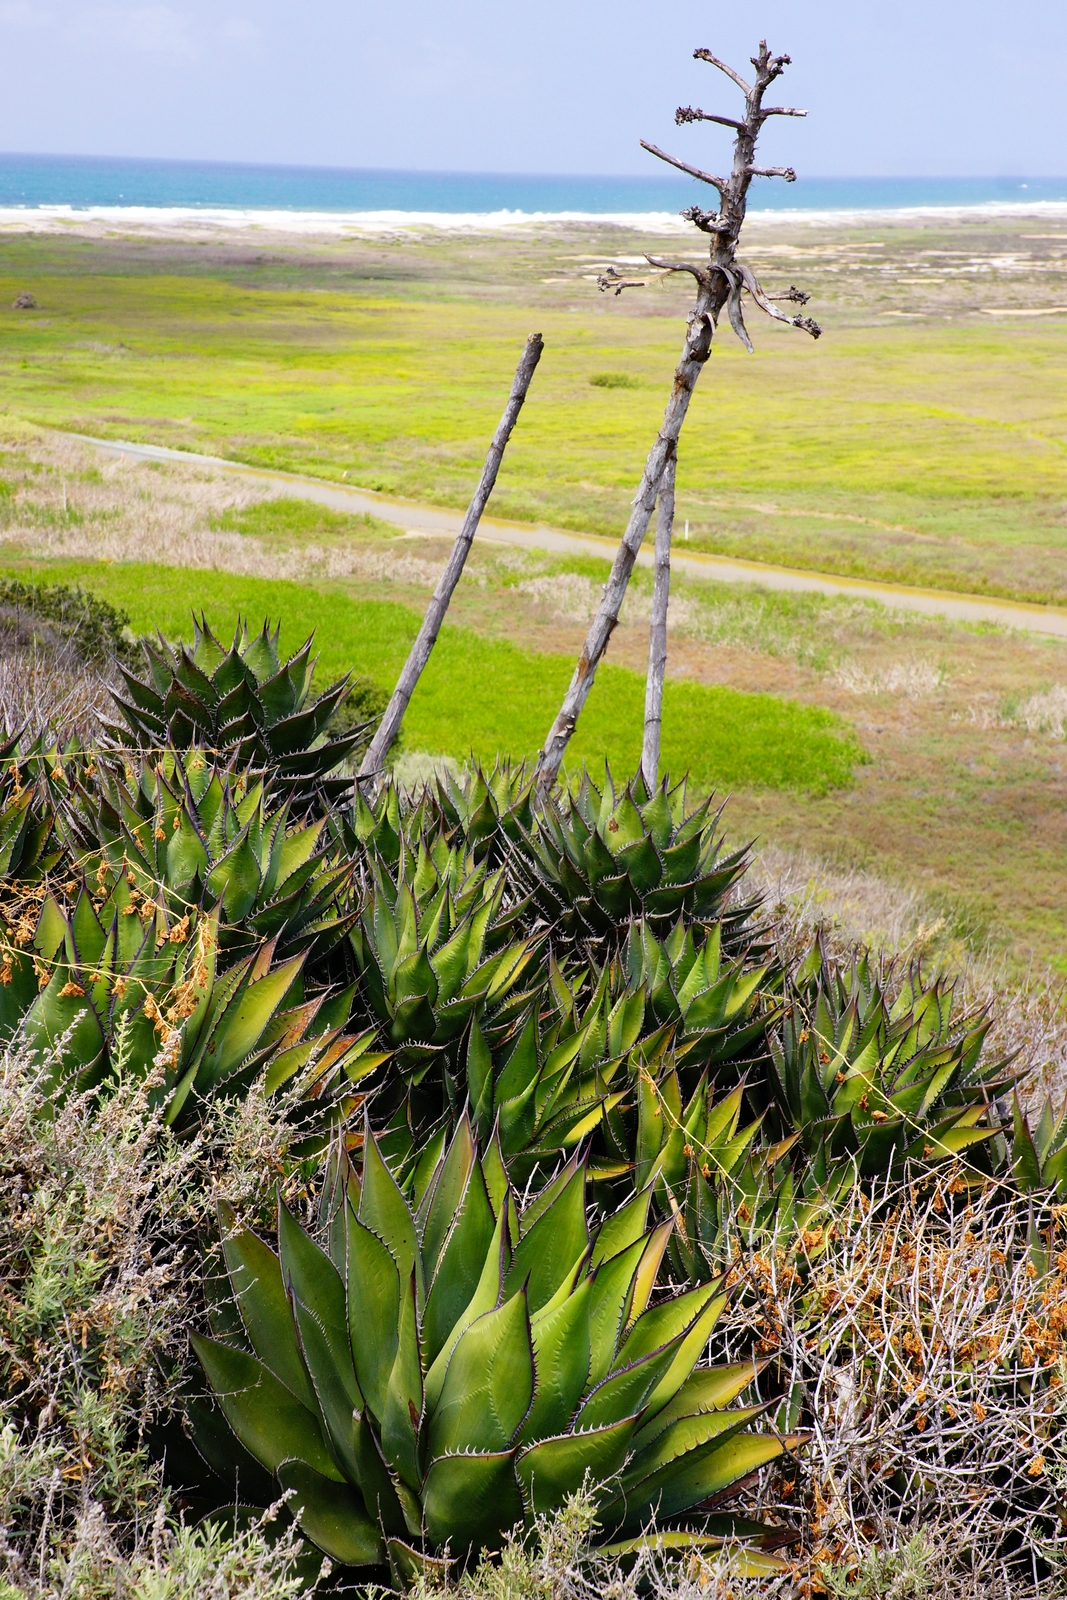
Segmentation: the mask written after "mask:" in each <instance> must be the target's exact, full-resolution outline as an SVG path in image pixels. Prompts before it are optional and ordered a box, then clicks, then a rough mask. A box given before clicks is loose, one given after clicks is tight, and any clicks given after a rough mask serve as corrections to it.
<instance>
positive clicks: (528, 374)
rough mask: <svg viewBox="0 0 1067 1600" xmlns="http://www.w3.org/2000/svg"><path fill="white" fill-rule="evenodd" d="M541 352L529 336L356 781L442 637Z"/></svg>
mask: <svg viewBox="0 0 1067 1600" xmlns="http://www.w3.org/2000/svg"><path fill="white" fill-rule="evenodd" d="M544 347H545V346H544V341H543V340H542V338H541V335H540V334H539V333H531V334H530V336H529V338H528V339H527V341H526V349H525V350H524V351H523V355H522V360H521V361H520V362H519V365H518V368H517V369H516V372H515V380H514V382H513V383H512V386H511V394H510V395H509V397H508V403H507V405H506V406H505V407H504V415H503V416H502V417H501V419H500V422H499V424H498V425H497V430H496V432H495V434H494V435H493V442H492V444H491V445H490V446H489V454H488V455H487V456H486V458H485V466H484V467H483V468H482V476H481V479H480V480H479V483H478V487H477V489H476V490H475V491H474V498H473V500H472V501H471V503H470V506H469V507H468V510H467V515H466V516H465V517H464V519H463V526H462V528H461V529H460V531H459V533H458V534H457V535H456V542H455V544H454V545H453V547H452V554H451V555H450V556H449V558H448V564H447V565H446V567H445V570H444V572H443V573H442V574H441V577H440V580H439V582H438V585H437V588H436V589H435V590H434V593H433V598H432V599H431V601H430V604H429V605H428V606H427V608H426V615H425V617H424V618H423V622H422V627H421V628H420V629H419V632H418V637H417V638H416V640H415V643H414V644H413V645H412V647H411V654H410V655H409V656H408V659H407V661H406V662H405V663H404V670H403V671H402V672H401V674H400V677H399V678H398V679H397V684H396V688H395V689H394V690H393V695H392V699H391V700H390V701H389V704H388V705H387V706H386V708H385V715H384V716H383V717H382V720H381V722H380V724H379V726H378V731H377V733H376V734H375V735H374V739H373V740H372V742H371V745H370V748H369V749H368V751H367V754H366V755H365V756H364V758H363V764H362V766H361V767H360V769H359V778H360V779H364V778H374V777H376V776H377V775H378V774H379V773H380V772H381V770H382V767H383V765H384V763H385V758H386V756H387V755H388V754H389V751H390V749H391V748H392V745H393V742H394V741H395V739H396V736H397V734H398V733H399V732H400V724H401V722H402V721H403V719H404V712H405V711H406V710H407V708H408V702H409V701H410V699H411V696H412V695H413V694H414V692H415V686H416V684H417V683H418V681H419V677H420V676H421V674H422V670H423V668H424V667H425V665H426V663H427V661H428V660H429V659H430V652H431V651H432V650H433V647H434V645H435V644H436V643H437V635H438V633H439V632H440V631H441V624H442V622H443V621H444V619H445V612H446V611H447V610H448V603H449V601H450V600H451V598H452V592H453V590H454V589H455V587H456V584H457V583H458V582H459V580H460V576H461V575H462V572H463V567H464V564H465V562H466V560H467V554H468V552H469V550H470V547H471V544H472V542H473V540H474V535H475V533H476V532H477V531H478V524H479V522H480V521H481V517H482V512H483V511H484V510H485V505H486V501H487V500H488V499H489V496H490V495H491V494H492V492H493V485H494V484H495V483H496V475H497V473H498V472H499V470H500V463H501V460H502V459H503V455H504V450H505V448H506V446H507V442H508V440H509V439H510V438H511V433H512V429H513V428H514V426H515V424H516V422H517V421H518V420H519V412H520V411H521V410H522V404H523V401H524V400H525V399H526V391H527V390H528V389H529V387H530V384H531V382H532V380H533V375H534V372H535V371H536V368H537V363H538V362H539V361H540V359H541V352H542V350H543V349H544Z"/></svg>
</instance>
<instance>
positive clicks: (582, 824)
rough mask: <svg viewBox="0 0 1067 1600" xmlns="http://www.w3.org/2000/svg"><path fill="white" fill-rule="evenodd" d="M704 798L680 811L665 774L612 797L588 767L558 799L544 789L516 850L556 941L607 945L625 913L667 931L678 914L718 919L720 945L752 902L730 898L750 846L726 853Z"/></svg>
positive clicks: (679, 794)
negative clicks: (651, 789) (651, 788)
mask: <svg viewBox="0 0 1067 1600" xmlns="http://www.w3.org/2000/svg"><path fill="white" fill-rule="evenodd" d="M711 806H712V802H711V799H710V798H709V799H707V800H705V801H704V802H703V803H702V804H701V805H699V806H698V807H697V808H696V810H695V811H693V812H690V813H687V812H686V809H685V785H684V784H680V785H678V786H677V787H675V788H673V789H672V788H671V787H670V786H669V782H668V781H667V780H665V781H664V782H663V784H662V785H661V786H660V788H658V789H657V790H656V791H655V793H654V794H653V795H652V796H651V797H650V796H649V795H648V793H647V791H646V789H645V787H644V782H643V780H642V779H641V778H640V777H638V778H636V779H634V781H633V782H632V783H630V784H628V785H627V786H626V787H625V788H624V789H623V790H622V791H621V793H619V794H616V792H615V788H614V785H613V783H612V780H611V774H610V772H609V773H608V774H607V778H606V782H605V784H604V788H603V790H601V789H598V788H597V786H596V785H595V784H594V783H593V782H592V780H591V779H590V777H589V775H588V773H586V774H584V775H583V777H582V780H581V783H580V784H579V786H578V788H577V789H576V791H575V792H574V793H573V794H572V795H571V796H570V797H569V798H568V799H567V800H565V801H560V800H557V799H556V798H555V797H553V796H548V797H547V799H546V800H545V802H544V806H543V808H542V809H541V810H540V811H539V812H538V814H537V816H536V818H535V819H534V823H533V826H532V828H530V829H526V830H523V831H522V833H521V836H520V842H519V843H518V845H517V847H516V849H515V851H514V853H513V859H514V861H515V867H516V871H518V872H519V873H521V874H523V875H524V876H525V877H527V878H528V880H529V884H530V891H531V895H532V898H533V903H534V905H535V906H536V908H537V910H538V912H539V913H540V915H541V917H542V918H543V919H544V921H545V923H546V924H547V925H548V926H549V927H551V929H552V930H553V937H554V938H557V939H558V938H561V937H567V938H571V939H581V940H590V939H592V940H606V941H607V942H608V943H609V944H614V943H615V941H617V940H618V939H619V938H620V937H621V935H622V932H623V930H624V929H625V927H626V925H627V923H628V922H629V921H630V920H631V919H636V918H643V919H644V920H645V921H646V922H647V923H648V924H649V926H650V927H651V928H653V929H654V930H655V931H658V932H662V933H665V932H666V931H667V930H668V929H669V927H670V926H671V924H672V923H674V922H675V920H676V919H677V918H678V917H679V916H680V915H681V914H682V913H684V914H685V915H686V916H687V917H688V918H689V919H691V920H692V921H694V922H698V923H711V922H715V921H718V922H720V923H722V925H723V927H724V931H725V934H726V938H727V942H729V941H730V940H732V939H733V938H734V936H735V935H737V934H739V932H740V930H741V928H742V926H743V924H744V923H745V922H746V921H747V920H748V918H749V917H750V916H751V913H752V910H753V909H754V903H753V902H748V903H742V902H740V901H738V900H736V899H735V898H733V896H732V891H733V889H734V886H735V885H736V884H737V882H738V880H739V879H740V878H741V876H742V875H743V873H744V871H745V869H746V867H747V865H748V851H747V848H745V849H740V850H735V851H733V852H731V853H729V854H724V853H723V849H722V843H723V841H722V838H721V836H717V833H716V830H717V827H718V821H719V812H718V811H714V812H713V811H712V809H711Z"/></svg>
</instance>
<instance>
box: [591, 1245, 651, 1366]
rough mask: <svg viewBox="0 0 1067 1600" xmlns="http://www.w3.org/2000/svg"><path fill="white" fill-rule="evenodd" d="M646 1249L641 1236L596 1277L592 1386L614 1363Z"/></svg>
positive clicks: (594, 1288)
mask: <svg viewBox="0 0 1067 1600" xmlns="http://www.w3.org/2000/svg"><path fill="white" fill-rule="evenodd" d="M645 1248H646V1243H645V1238H644V1235H642V1236H641V1238H639V1239H635V1240H634V1242H633V1244H632V1245H630V1246H629V1247H628V1248H627V1249H625V1250H620V1251H619V1253H618V1254H617V1255H615V1256H612V1257H610V1258H609V1259H608V1260H607V1261H602V1262H601V1263H600V1265H599V1266H598V1267H597V1270H596V1273H595V1275H594V1277H593V1287H592V1291H591V1293H590V1299H589V1345H590V1357H589V1377H590V1381H591V1382H593V1383H599V1382H600V1380H601V1379H602V1378H603V1377H604V1376H605V1375H606V1374H607V1372H608V1369H609V1368H610V1366H611V1364H612V1362H613V1361H614V1359H615V1351H616V1349H617V1348H618V1343H619V1335H620V1334H621V1332H622V1324H623V1317H624V1315H625V1312H626V1302H627V1299H628V1297H629V1293H630V1286H631V1284H632V1283H633V1280H634V1274H635V1272H636V1271H637V1269H638V1266H639V1264H640V1261H641V1257H642V1255H643V1254H644V1252H645Z"/></svg>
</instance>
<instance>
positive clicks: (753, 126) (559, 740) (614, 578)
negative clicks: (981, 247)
mask: <svg viewBox="0 0 1067 1600" xmlns="http://www.w3.org/2000/svg"><path fill="white" fill-rule="evenodd" d="M693 53H694V56H695V58H696V60H698V61H706V62H708V63H709V64H710V65H711V66H713V67H717V68H718V69H719V71H720V72H724V73H725V74H726V76H727V77H728V78H730V79H731V81H732V82H733V83H735V84H736V85H737V87H738V88H739V89H740V90H741V92H742V94H743V95H744V97H745V106H744V115H743V116H742V117H741V118H740V119H738V118H736V117H725V116H719V115H717V114H716V113H713V112H709V111H701V110H699V109H697V108H695V107H693V106H680V107H679V108H678V110H677V112H676V113H675V121H676V122H677V123H678V124H679V125H680V126H681V125H684V124H687V123H694V122H714V123H718V124H719V125H721V126H723V127H727V128H732V129H733V130H734V134H735V137H734V155H733V165H732V167H731V170H730V174H729V176H728V177H725V178H720V177H716V176H715V175H714V174H712V173H710V172H704V171H703V170H702V169H701V168H699V167H694V166H691V165H690V164H689V163H688V162H686V161H681V160H679V159H678V158H677V157H675V156H671V155H668V154H667V153H666V152H665V151H663V150H660V149H659V148H658V147H657V146H656V145H653V144H649V143H647V142H646V141H645V140H642V141H641V142H642V146H643V148H644V149H646V150H647V151H648V152H649V153H650V154H651V155H654V156H656V157H658V158H659V160H661V161H666V162H667V163H668V164H669V165H670V166H672V167H677V168H678V169H679V170H680V171H682V172H686V173H688V174H689V176H690V177H693V178H696V179H698V180H699V181H700V182H701V183H706V184H709V185H710V186H711V187H712V188H713V189H715V190H716V191H717V193H718V209H717V210H710V211H705V210H704V209H703V208H702V207H700V206H696V205H694V206H690V207H688V209H687V210H685V211H683V212H682V216H683V217H685V218H686V220H687V221H689V222H692V223H693V224H694V226H695V227H696V228H698V229H699V230H700V231H701V232H702V233H705V234H707V235H708V237H709V241H710V245H709V252H708V262H707V265H706V266H700V267H697V266H693V265H692V264H691V263H690V262H685V261H662V260H659V259H658V258H657V257H655V256H649V257H648V258H647V259H648V262H649V265H650V266H652V267H655V268H657V269H658V270H659V271H661V272H664V273H676V272H688V273H691V274H692V276H693V277H694V278H695V279H696V285H697V293H696V301H695V303H694V305H693V308H692V310H691V311H690V312H689V316H688V321H687V326H686V335H685V343H684V345H683V347H682V355H681V359H680V361H679V362H678V365H677V367H676V368H675V373H674V383H673V385H672V387H671V393H670V398H669V399H668V401H667V407H666V410H665V412H664V416H663V422H662V424H661V426H660V429H659V432H658V434H657V435H656V439H655V442H654V444H653V446H652V449H651V450H650V451H649V454H648V459H647V461H646V462H645V470H644V472H643V474H642V477H641V482H640V484H639V486H638V490H637V493H636V495H635V496H634V500H633V510H632V511H631V513H630V520H629V522H628V524H627V527H626V532H625V534H624V535H623V539H622V543H621V544H620V546H619V550H618V553H617V555H616V557H615V562H614V565H613V566H612V569H611V576H610V578H609V580H608V583H607V585H606V587H605V590H604V595H603V598H602V600H601V602H600V606H599V608H598V610H597V613H596V616H595V617H594V619H593V622H592V624H591V626H590V629H589V633H588V635H587V637H586V641H585V645H584V647H583V649H582V653H581V655H580V656H579V658H578V664H577V666H576V667H575V669H574V676H573V677H572V679H571V683H570V687H569V688H568V690H567V693H566V695H565V697H564V700H563V704H562V705H561V706H560V709H559V713H558V715H557V716H556V720H555V722H554V723H553V724H552V727H551V728H550V729H549V732H548V737H547V738H546V739H545V743H544V748H543V749H542V751H541V753H540V756H539V758H538V762H537V772H536V783H537V791H538V794H539V795H540V796H542V797H543V796H544V795H546V794H547V793H548V791H549V790H550V789H551V788H552V786H553V784H554V783H555V781H556V779H557V777H558V776H559V769H560V766H561V765H562V762H563V757H564V755H565V753H566V749H567V745H568V743H569V742H570V738H571V735H572V734H573V732H574V729H575V726H576V725H577V722H578V717H579V715H580V714H581V710H582V707H583V706H584V704H585V702H586V699H587V697H588V695H589V691H590V689H591V688H592V687H593V680H594V678H595V676H596V670H597V667H598V666H599V664H600V661H601V659H602V658H603V655H604V652H605V650H606V649H607V647H608V641H609V640H610V638H611V635H612V632H613V631H614V628H615V625H616V623H617V622H618V620H619V611H620V609H621V607H622V602H623V599H624V597H625V594H626V586H627V584H628V583H629V581H630V574H631V572H632V571H633V567H634V562H635V561H636V560H637V552H638V551H639V550H640V548H641V544H642V542H643V540H644V537H645V534H646V533H647V531H648V525H649V522H650V520H651V518H652V513H653V510H654V509H655V506H656V501H657V498H658V496H659V494H660V490H661V485H662V481H663V477H664V473H665V471H667V470H668V463H671V466H672V468H673V461H674V459H675V457H676V455H677V449H678V438H679V435H680V433H681V431H682V425H683V423H684V422H685V418H686V413H687V411H688V410H689V402H690V400H691V399H692V396H693V390H694V388H695V387H696V383H697V379H698V378H699V377H700V374H701V371H702V370H703V367H704V364H705V362H706V361H707V360H708V357H709V356H710V355H711V346H712V339H713V337H714V333H715V329H716V327H717V325H718V321H719V317H720V315H721V313H722V312H723V310H724V309H725V311H726V314H727V317H728V318H729V321H730V326H731V327H732V328H733V330H734V332H735V333H736V334H737V336H738V338H739V339H740V340H741V342H742V344H743V345H744V346H745V348H746V349H747V350H749V351H751V349H752V341H751V339H750V338H749V336H748V330H747V329H746V327H745V322H744V314H743V309H742V295H745V294H747V295H748V296H749V298H750V299H751V300H753V301H754V302H755V304H756V305H757V306H758V307H759V308H760V310H761V311H763V312H765V313H766V314H767V315H768V316H770V317H773V318H774V319H775V321H777V322H785V323H788V324H790V326H792V327H794V328H802V329H803V330H804V331H805V332H806V333H810V334H811V336H812V337H813V338H815V339H817V338H818V337H819V334H820V333H821V331H822V330H821V329H820V327H819V325H818V323H817V322H813V321H812V319H811V318H810V317H805V316H800V315H799V314H797V315H790V314H789V313H787V312H785V311H782V310H781V309H780V308H779V305H778V303H777V302H779V301H785V302H792V303H793V304H799V305H805V304H806V303H807V301H808V298H809V297H808V295H806V294H804V293H803V292H802V291H801V290H799V289H795V288H792V287H790V288H789V289H788V290H786V291H785V292H784V293H768V292H767V291H766V290H765V289H764V288H763V287H762V285H761V284H760V283H759V281H758V279H757V278H756V275H755V273H754V272H753V271H752V269H751V268H750V267H748V266H746V265H744V263H743V262H740V261H738V259H737V245H738V239H739V237H740V234H741V225H742V223H743V222H744V220H745V208H746V205H747V200H748V189H749V185H750V183H751V182H752V179H753V178H784V179H785V180H786V182H787V183H792V182H794V181H795V179H796V173H795V172H794V171H793V169H792V167H759V166H757V165H756V164H755V158H756V144H757V142H758V139H759V135H760V132H761V131H762V128H763V124H764V123H765V122H766V121H767V120H768V119H769V118H770V117H803V116H806V114H807V113H806V112H804V111H800V110H798V109H797V108H796V107H795V106H765V105H764V103H763V99H764V96H765V94H766V93H767V90H768V89H769V88H770V86H771V84H772V83H774V81H775V79H776V78H780V77H781V75H782V73H783V72H784V71H785V68H786V67H787V66H788V65H789V59H790V58H789V57H788V56H785V55H783V56H773V55H771V53H770V51H769V50H768V48H767V43H766V40H763V41H761V43H760V47H759V50H758V52H757V53H756V55H754V56H753V57H752V65H753V66H754V67H755V69H756V71H755V76H754V78H753V80H752V82H751V83H748V82H747V81H746V80H745V79H744V78H742V77H741V75H740V73H737V72H735V71H734V70H733V68H732V67H728V66H727V65H726V63H725V62H723V61H720V60H719V59H718V57H717V56H713V55H712V53H711V51H710V50H696V51H694V52H693ZM609 286H610V287H612V288H613V289H614V291H615V293H616V294H620V293H621V292H622V290H623V289H624V288H629V287H638V286H639V285H637V284H633V285H631V284H629V283H627V282H625V281H624V280H621V279H614V278H604V279H602V280H601V287H602V288H607V287H609ZM665 520H666V522H667V525H668V526H667V534H666V536H665V537H666V542H667V544H668V546H669V518H667V519H665ZM664 625H665V624H664ZM659 693H660V695H662V676H660V689H659ZM658 716H659V711H658V709H657V707H656V706H655V705H653V706H649V707H646V728H649V727H650V726H652V727H654V726H656V724H657V719H658ZM647 754H648V742H647V740H646V756H647Z"/></svg>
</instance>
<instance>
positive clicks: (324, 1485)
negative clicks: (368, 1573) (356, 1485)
mask: <svg viewBox="0 0 1067 1600" xmlns="http://www.w3.org/2000/svg"><path fill="white" fill-rule="evenodd" d="M278 1482H279V1483H280V1484H281V1486H282V1488H283V1489H292V1490H294V1491H295V1492H294V1493H293V1495H292V1497H291V1498H290V1500H289V1502H288V1509H289V1510H290V1511H291V1512H292V1514H293V1516H294V1517H295V1518H296V1521H297V1522H298V1523H299V1525H300V1531H301V1532H302V1533H305V1534H306V1535H307V1537H308V1538H309V1539H310V1540H311V1541H312V1543H313V1544H316V1545H318V1547H319V1549H320V1550H324V1551H325V1552H326V1554H327V1555H328V1556H329V1557H330V1560H331V1561H340V1562H342V1563H343V1564H344V1565H345V1566H349V1567H376V1566H381V1565H382V1564H383V1563H384V1561H385V1544H384V1542H383V1540H382V1536H381V1534H380V1533H379V1531H378V1528H377V1526H376V1525H375V1523H374V1522H373V1521H372V1519H371V1518H370V1517H369V1516H368V1515H367V1508H366V1506H365V1505H364V1503H363V1499H362V1497H361V1496H360V1495H359V1494H357V1493H356V1492H355V1490H353V1489H350V1488H349V1486H348V1484H346V1483H344V1484H342V1483H334V1482H333V1481H332V1479H330V1478H324V1477H323V1476H322V1474H321V1473H319V1472H315V1471H314V1470H313V1469H312V1468H311V1467H309V1466H307V1465H306V1464H305V1463H304V1462H303V1461H286V1462H283V1464H282V1465H281V1466H280V1467H279V1468H278Z"/></svg>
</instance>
